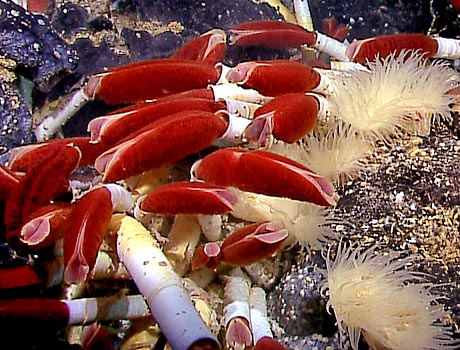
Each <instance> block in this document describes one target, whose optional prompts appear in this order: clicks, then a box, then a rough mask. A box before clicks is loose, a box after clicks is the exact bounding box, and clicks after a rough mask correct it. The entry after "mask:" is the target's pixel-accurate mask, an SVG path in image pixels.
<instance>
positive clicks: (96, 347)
mask: <svg viewBox="0 0 460 350" xmlns="http://www.w3.org/2000/svg"><path fill="white" fill-rule="evenodd" d="M80 343H81V345H82V348H83V350H101V349H103V350H114V349H115V348H114V346H113V343H112V340H111V339H110V336H109V333H108V332H107V330H106V329H105V328H104V327H103V326H101V325H100V324H98V323H96V322H95V323H92V324H90V325H88V326H86V327H84V328H83V333H82V335H81V339H80Z"/></svg>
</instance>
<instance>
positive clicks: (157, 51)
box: [121, 28, 182, 61]
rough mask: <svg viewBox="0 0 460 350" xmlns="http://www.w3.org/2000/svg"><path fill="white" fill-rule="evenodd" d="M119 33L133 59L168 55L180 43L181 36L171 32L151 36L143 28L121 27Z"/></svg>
mask: <svg viewBox="0 0 460 350" xmlns="http://www.w3.org/2000/svg"><path fill="white" fill-rule="evenodd" d="M121 35H122V37H123V39H124V40H125V42H126V45H127V46H128V48H129V52H130V54H131V59H132V60H134V61H140V60H147V59H152V58H161V57H168V56H170V55H171V54H172V53H173V52H174V51H175V50H176V49H177V48H179V47H180V46H181V45H182V39H181V37H180V36H179V35H176V34H174V33H172V32H164V33H161V34H158V35H156V36H153V35H151V34H150V33H149V32H147V31H145V30H132V29H129V28H123V30H122V32H121Z"/></svg>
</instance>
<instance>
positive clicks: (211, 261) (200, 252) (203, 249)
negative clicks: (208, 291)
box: [191, 242, 222, 270]
mask: <svg viewBox="0 0 460 350" xmlns="http://www.w3.org/2000/svg"><path fill="white" fill-rule="evenodd" d="M221 252H222V251H221V249H220V245H219V243H217V242H207V243H204V244H202V245H200V246H198V247H197V248H196V249H195V252H194V253H193V258H192V263H191V267H192V270H197V269H201V268H202V267H204V266H206V267H208V268H210V269H215V268H217V266H219V265H220V262H221Z"/></svg>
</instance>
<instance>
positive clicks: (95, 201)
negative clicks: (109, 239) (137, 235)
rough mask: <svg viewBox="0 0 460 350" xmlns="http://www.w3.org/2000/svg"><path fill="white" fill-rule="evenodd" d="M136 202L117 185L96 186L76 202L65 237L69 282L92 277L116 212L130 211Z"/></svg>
mask: <svg viewBox="0 0 460 350" xmlns="http://www.w3.org/2000/svg"><path fill="white" fill-rule="evenodd" d="M133 204H134V203H133V200H132V197H131V195H130V193H129V192H128V191H126V190H125V189H124V188H122V187H121V186H118V185H115V184H109V185H104V186H101V187H96V188H94V189H93V190H91V191H89V192H87V193H86V194H85V195H84V196H83V197H82V198H80V199H79V200H78V201H77V202H76V204H75V205H74V207H73V209H72V212H71V214H70V218H69V220H68V222H67V225H68V229H67V233H66V236H65V239H64V265H65V271H64V279H65V281H66V282H67V283H81V282H84V281H86V280H87V279H89V277H90V276H91V274H90V273H91V271H92V270H93V267H94V264H95V262H96V257H97V252H98V250H99V247H100V245H101V243H102V240H103V238H104V236H105V234H106V231H107V227H108V225H109V223H110V219H111V218H112V213H113V212H114V211H126V210H129V209H131V208H132V206H133Z"/></svg>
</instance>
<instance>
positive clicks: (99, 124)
mask: <svg viewBox="0 0 460 350" xmlns="http://www.w3.org/2000/svg"><path fill="white" fill-rule="evenodd" d="M186 110H197V111H198V110H199V111H206V112H210V113H215V112H217V111H218V110H225V104H223V103H221V102H216V101H213V100H209V99H203V98H181V99H174V100H166V101H157V102H152V103H148V104H146V105H144V106H142V107H141V108H136V109H132V110H129V111H120V112H119V113H115V114H110V115H107V116H102V117H98V118H95V119H93V120H91V121H90V122H89V124H88V132H90V133H91V142H94V143H98V142H103V143H104V144H106V145H114V144H116V143H117V142H119V141H121V140H123V139H124V138H126V137H128V136H129V135H130V134H132V133H134V132H135V131H137V130H139V129H142V128H143V127H145V126H146V125H148V124H151V123H153V122H155V121H157V120H159V119H162V118H165V117H168V116H171V115H174V114H175V113H179V112H185V111H186Z"/></svg>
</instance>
